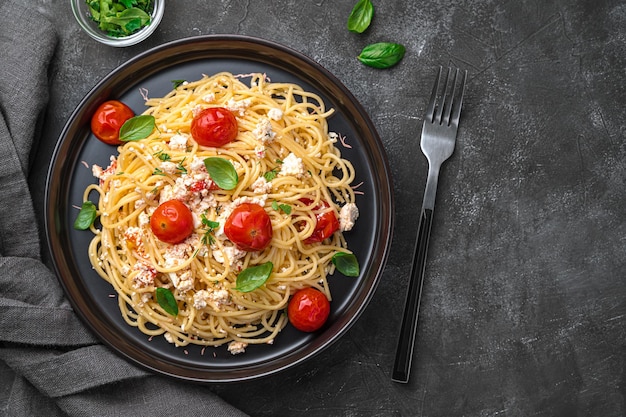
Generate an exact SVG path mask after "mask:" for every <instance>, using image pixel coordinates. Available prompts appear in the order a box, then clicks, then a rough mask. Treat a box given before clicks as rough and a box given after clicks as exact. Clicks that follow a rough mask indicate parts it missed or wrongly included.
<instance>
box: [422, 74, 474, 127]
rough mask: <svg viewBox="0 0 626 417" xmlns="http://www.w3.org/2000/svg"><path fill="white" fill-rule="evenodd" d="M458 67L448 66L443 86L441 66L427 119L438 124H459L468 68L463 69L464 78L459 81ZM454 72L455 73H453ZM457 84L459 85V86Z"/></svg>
mask: <svg viewBox="0 0 626 417" xmlns="http://www.w3.org/2000/svg"><path fill="white" fill-rule="evenodd" d="M460 72H461V70H459V69H458V68H457V69H455V70H453V69H452V68H448V73H447V74H446V82H445V85H444V86H443V89H442V88H441V84H442V83H441V73H442V68H441V67H439V71H438V72H437V81H436V82H435V85H434V87H433V92H432V95H431V96H430V101H429V102H428V107H427V108H426V121H428V122H430V123H436V124H444V125H446V126H450V125H454V126H457V125H458V124H459V118H460V116H461V106H462V104H463V93H464V91H465V82H466V80H467V70H466V71H463V78H462V79H461V82H460V83H458V78H459V73H460ZM453 73H454V74H453ZM457 84H459V85H458V87H457ZM440 90H441V91H440Z"/></svg>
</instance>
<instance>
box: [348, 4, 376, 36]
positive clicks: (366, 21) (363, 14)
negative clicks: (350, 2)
mask: <svg viewBox="0 0 626 417" xmlns="http://www.w3.org/2000/svg"><path fill="white" fill-rule="evenodd" d="M373 17H374V5H373V4H372V2H371V1H370V0H359V2H358V3H357V4H355V5H354V8H353V9H352V12H351V13H350V16H349V17H348V30H349V31H350V32H356V33H363V32H365V30H366V29H367V28H368V27H369V25H370V23H371V22H372V18H373Z"/></svg>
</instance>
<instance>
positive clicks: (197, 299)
mask: <svg viewBox="0 0 626 417" xmlns="http://www.w3.org/2000/svg"><path fill="white" fill-rule="evenodd" d="M230 304H231V299H230V294H229V293H228V291H227V290H225V289H211V290H200V291H198V292H196V293H195V294H194V295H193V306H194V308H195V309H197V310H202V309H203V308H206V307H207V306H210V307H212V308H213V309H214V310H215V311H221V310H223V309H224V306H227V305H230Z"/></svg>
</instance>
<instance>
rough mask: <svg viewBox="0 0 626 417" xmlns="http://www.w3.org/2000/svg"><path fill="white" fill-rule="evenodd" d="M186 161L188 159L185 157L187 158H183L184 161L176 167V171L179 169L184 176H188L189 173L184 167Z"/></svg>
mask: <svg viewBox="0 0 626 417" xmlns="http://www.w3.org/2000/svg"><path fill="white" fill-rule="evenodd" d="M185 159H187V158H186V157H185V158H183V160H182V161H180V162H179V163H178V165H176V169H177V170H179V171H180V172H181V173H182V174H186V173H187V168H185V167H184V166H183V162H185Z"/></svg>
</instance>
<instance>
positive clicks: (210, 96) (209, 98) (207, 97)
mask: <svg viewBox="0 0 626 417" xmlns="http://www.w3.org/2000/svg"><path fill="white" fill-rule="evenodd" d="M202 101H204V102H206V103H212V102H214V101H215V94H213V93H209V94H207V95H205V96H204V97H202Z"/></svg>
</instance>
